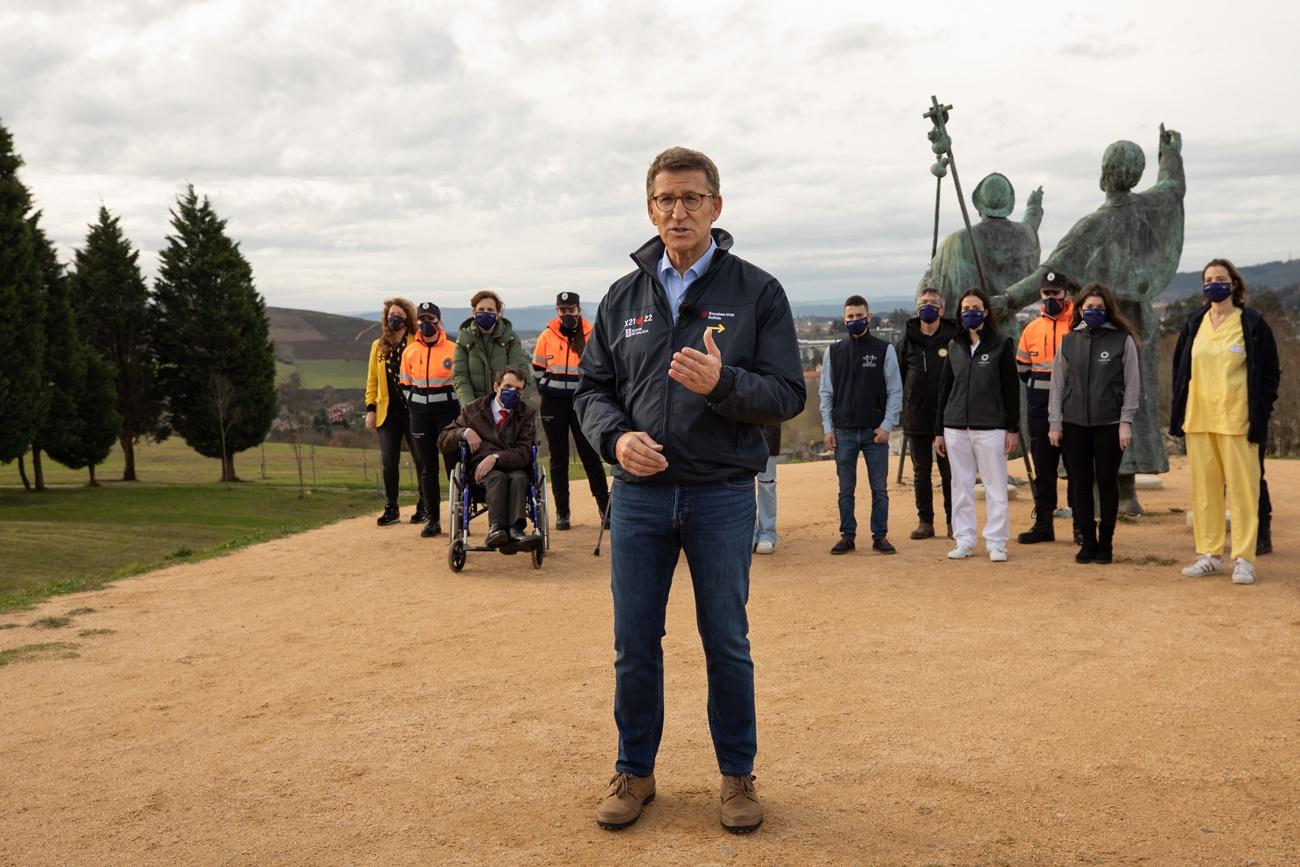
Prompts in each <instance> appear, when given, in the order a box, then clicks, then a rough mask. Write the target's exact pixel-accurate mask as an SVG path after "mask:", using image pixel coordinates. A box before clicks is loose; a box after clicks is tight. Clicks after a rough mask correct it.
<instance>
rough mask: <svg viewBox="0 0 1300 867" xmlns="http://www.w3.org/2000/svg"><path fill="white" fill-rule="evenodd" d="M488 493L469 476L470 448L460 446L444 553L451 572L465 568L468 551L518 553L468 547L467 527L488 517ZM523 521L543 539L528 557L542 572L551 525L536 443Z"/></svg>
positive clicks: (544, 478)
mask: <svg viewBox="0 0 1300 867" xmlns="http://www.w3.org/2000/svg"><path fill="white" fill-rule="evenodd" d="M486 495H487V492H486V491H485V490H484V488H483V486H482V485H481V484H479V483H478V482H475V481H474V480H473V479H472V478H471V477H470V474H469V446H468V445H467V444H466V443H463V442H462V443H461V444H460V458H459V460H458V461H457V462H456V466H455V467H453V468H452V471H451V490H450V493H449V495H448V501H449V505H450V508H451V547H450V548H449V549H448V551H447V565H448V566H450V567H451V571H453V572H459V571H461V570H462V569H464V568H465V559H466V555H467V554H468V553H469V552H471V551H496V552H498V553H501V554H507V555H514V554H518V553H520V551H519V550H518V549H516V548H514V547H512V546H510V545H507V546H503V547H501V548H489V547H487V546H486V545H472V544H470V532H469V524H470V521H472V520H473V519H474V518H477V517H478V516H479V515H483V514H486V513H487V510H488V509H487V502H486ZM524 515H525V518H526V520H527V521H528V522H529V523H531V524H532V528H533V533H534V534H535V535H539V536H541V537H542V544H541V545H539V546H538V547H536V548H534V549H533V550H532V551H531V552H530V554H531V557H532V561H533V568H534V569H540V568H542V560H543V559H545V557H546V552H547V551H549V550H550V548H551V529H550V522H549V521H548V520H547V515H548V513H547V499H546V470H544V469H543V468H542V464H541V462H540V461H539V460H538V459H537V443H533V450H532V462H531V463H530V464H529V467H528V495H527V498H526V500H525V504H524Z"/></svg>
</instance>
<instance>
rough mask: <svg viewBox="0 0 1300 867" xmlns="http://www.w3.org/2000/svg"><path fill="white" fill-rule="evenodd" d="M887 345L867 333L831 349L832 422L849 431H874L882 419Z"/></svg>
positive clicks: (887, 396) (884, 398) (886, 392)
mask: <svg viewBox="0 0 1300 867" xmlns="http://www.w3.org/2000/svg"><path fill="white" fill-rule="evenodd" d="M888 348H889V344H888V343H886V342H885V341H883V340H881V339H880V338H879V337H876V336H875V335H873V334H871V333H870V332H868V333H866V334H864V335H862V336H861V337H859V338H858V339H857V340H854V339H853V338H852V337H846V338H844V339H843V340H841V341H840V342H839V343H837V344H835V345H834V346H832V347H831V388H832V389H833V390H834V397H833V398H832V402H831V421H832V422H833V423H834V424H835V426H836V427H840V428H848V429H861V428H872V429H874V428H877V427H880V423H881V422H882V421H884V420H885V404H886V403H887V402H888V398H889V390H888V388H887V387H886V386H885V351H886V350H887V349H888Z"/></svg>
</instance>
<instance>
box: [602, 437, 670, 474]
mask: <svg viewBox="0 0 1300 867" xmlns="http://www.w3.org/2000/svg"><path fill="white" fill-rule="evenodd" d="M663 450H664V447H663V446H661V445H659V443H657V442H655V441H654V440H653V439H651V438H650V434H648V433H646V432H645V431H639V430H633V431H628V432H627V433H625V434H623V435H622V436H620V437H619V438H618V442H616V443H615V444H614V457H616V458H618V463H619V466H621V467H622V468H623V469H625V470H627V471H628V472H629V473H631V474H632V475H634V476H653V475H654V474H655V473H659V472H663V471H664V470H666V469H668V459H667V458H665V457H664V456H663V455H662V454H660V452H662V451H663Z"/></svg>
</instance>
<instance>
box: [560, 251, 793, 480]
mask: <svg viewBox="0 0 1300 867" xmlns="http://www.w3.org/2000/svg"><path fill="white" fill-rule="evenodd" d="M713 239H714V241H715V242H716V243H717V245H718V249H717V251H716V252H715V253H714V255H713V261H712V262H711V263H710V265H709V270H708V271H707V272H705V273H704V275H703V276H701V277H700V278H699V279H697V280H696V281H695V282H694V283H692V284H691V286H690V288H689V289H687V291H686V295H685V296H684V297H683V298H682V303H681V307H680V310H679V314H678V317H677V318H676V319H674V318H673V315H672V308H671V306H670V304H669V301H668V294H667V292H665V291H664V288H663V286H661V285H660V283H659V279H658V276H657V272H658V266H659V261H660V259H661V258H662V256H663V252H664V245H663V241H661V240H660V239H659V238H657V237H656V238H654V239H652V240H651V241H649V242H648V243H646V244H645V245H644V246H642V247H641V249H639V250H637V251H636V252H635V253H633V254H632V261H633V262H635V263H636V266H637V267H636V270H634V271H633V272H632V273H630V274H628V275H627V276H625V277H623V278H622V279H620V280H619V281H617V282H616V283H614V285H613V286H611V287H610V288H609V291H608V292H607V293H606V294H605V297H604V299H603V300H602V301H601V302H600V309H599V311H598V312H597V313H596V320H595V323H594V325H593V328H592V332H591V340H590V341H589V342H588V343H587V348H586V350H585V351H584V352H583V354H582V365H581V381H580V382H579V384H578V392H577V396H576V397H575V398H574V406H575V408H576V409H577V411H578V418H579V419H580V420H581V422H582V431H583V433H584V434H585V435H586V437H587V441H588V442H590V443H591V444H592V445H593V446H595V447H596V449H597V450H598V451H599V452H600V454H601V456H602V457H603V458H604V459H605V460H606V461H607V462H609V463H611V464H614V465H615V470H614V474H615V476H617V477H618V478H619V479H620V480H622V481H625V482H660V483H665V484H697V483H702V482H715V481H722V480H724V479H736V478H744V477H747V476H753V475H754V474H755V473H758V472H760V471H762V470H763V469H764V467H766V466H767V458H768V446H767V444H766V443H765V442H764V440H763V436H762V433H761V431H760V428H761V427H762V426H763V425H773V424H780V423H781V422H783V421H786V420H788V419H791V418H794V417H795V416H796V415H798V414H799V413H800V412H802V411H803V408H804V402H805V399H806V393H805V388H804V378H803V367H802V365H801V364H800V361H799V344H798V340H797V339H796V338H795V331H794V316H793V314H791V312H790V302H789V301H788V300H787V299H786V297H785V290H784V289H782V288H781V284H780V283H779V282H777V280H776V278H775V277H773V276H771V275H770V274H767V273H766V272H764V271H761V270H759V269H758V268H756V267H754V266H753V265H751V264H749V263H748V262H746V261H745V260H744V259H741V258H739V257H738V256H733V255H731V253H730V250H731V245H732V239H731V235H729V234H728V233H726V232H724V231H723V230H721V229H714V230H713ZM705 328H712V329H714V338H715V341H716V342H717V344H718V348H719V350H721V352H722V362H723V369H722V378H721V379H720V380H719V382H718V386H717V388H715V389H714V390H713V392H712V393H711V394H709V395H708V396H704V395H699V394H695V393H694V392H692V391H689V390H688V389H686V388H684V387H683V386H682V385H680V384H678V383H676V382H674V381H673V380H672V379H670V378H669V377H668V365H669V364H670V362H671V361H672V356H673V353H674V352H677V351H679V350H681V349H683V348H684V347H687V346H691V347H694V348H695V349H698V350H699V351H701V352H703V351H704V330H705ZM628 431H645V432H646V433H648V434H649V435H650V436H651V437H653V438H654V439H655V440H656V441H657V442H659V443H661V444H662V445H663V447H664V452H663V453H664V457H665V458H666V459H667V460H668V468H667V469H666V470H664V471H663V472H662V473H659V474H658V475H655V476H649V477H646V478H640V477H637V476H633V475H631V474H630V473H627V472H625V471H624V470H623V469H622V468H621V467H618V466H617V461H616V459H615V454H614V445H615V443H616V442H617V441H618V438H619V437H620V436H621V435H622V434H624V433H626V432H628Z"/></svg>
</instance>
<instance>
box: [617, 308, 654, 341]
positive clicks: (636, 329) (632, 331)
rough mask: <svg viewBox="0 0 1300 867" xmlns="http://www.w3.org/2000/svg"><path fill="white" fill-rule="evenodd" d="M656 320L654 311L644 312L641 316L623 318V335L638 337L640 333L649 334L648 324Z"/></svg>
mask: <svg viewBox="0 0 1300 867" xmlns="http://www.w3.org/2000/svg"><path fill="white" fill-rule="evenodd" d="M654 321H655V315H654V314H653V313H642V314H641V315H640V316H630V317H628V318H627V319H624V320H623V336H624V337H636V336H637V335H640V334H649V333H650V329H649V328H648V327H646V326H648V325H649V324H650V323H651V322H654Z"/></svg>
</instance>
